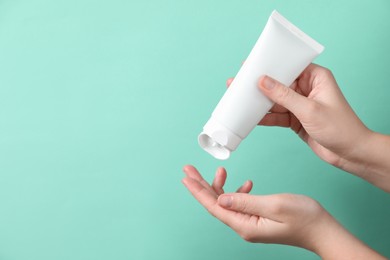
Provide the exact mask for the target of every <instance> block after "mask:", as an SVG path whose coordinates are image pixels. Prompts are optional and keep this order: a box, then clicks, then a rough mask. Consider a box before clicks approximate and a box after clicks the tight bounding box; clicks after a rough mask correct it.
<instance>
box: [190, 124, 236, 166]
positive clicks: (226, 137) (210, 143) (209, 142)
mask: <svg viewBox="0 0 390 260" xmlns="http://www.w3.org/2000/svg"><path fill="white" fill-rule="evenodd" d="M241 141H242V139H241V138H240V137H239V136H238V135H236V134H235V133H233V132H232V131H230V130H229V129H228V128H226V127H225V126H224V125H222V124H221V123H219V122H218V121H217V120H215V119H214V118H210V119H209V121H208V122H207V123H206V124H205V126H204V127H203V132H202V133H200V135H199V137H198V142H199V145H200V147H202V148H203V149H204V150H205V151H206V152H208V153H209V154H211V155H212V156H214V157H215V158H216V159H219V160H226V159H228V158H229V157H230V153H231V152H232V151H234V150H236V148H237V146H238V145H239V144H240V142H241Z"/></svg>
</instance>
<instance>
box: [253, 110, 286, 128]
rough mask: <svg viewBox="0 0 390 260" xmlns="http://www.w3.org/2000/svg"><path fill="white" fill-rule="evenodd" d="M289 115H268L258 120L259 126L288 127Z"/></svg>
mask: <svg viewBox="0 0 390 260" xmlns="http://www.w3.org/2000/svg"><path fill="white" fill-rule="evenodd" d="M290 124H291V114H290V113H269V114H266V115H265V116H264V117H263V119H261V120H260V122H259V125H264V126H281V127H290Z"/></svg>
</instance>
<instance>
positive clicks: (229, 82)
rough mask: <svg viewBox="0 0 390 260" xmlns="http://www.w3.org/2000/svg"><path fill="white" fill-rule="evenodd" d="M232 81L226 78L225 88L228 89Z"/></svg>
mask: <svg viewBox="0 0 390 260" xmlns="http://www.w3.org/2000/svg"><path fill="white" fill-rule="evenodd" d="M233 80H234V78H228V79H227V80H226V86H227V87H230V84H232V82H233Z"/></svg>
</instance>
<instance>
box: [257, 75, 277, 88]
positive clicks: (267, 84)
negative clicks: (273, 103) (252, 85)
mask: <svg viewBox="0 0 390 260" xmlns="http://www.w3.org/2000/svg"><path fill="white" fill-rule="evenodd" d="M261 85H262V86H263V87H265V88H266V89H273V88H274V87H275V85H276V84H275V81H274V80H273V79H271V78H270V77H267V76H264V78H263V80H262V82H261Z"/></svg>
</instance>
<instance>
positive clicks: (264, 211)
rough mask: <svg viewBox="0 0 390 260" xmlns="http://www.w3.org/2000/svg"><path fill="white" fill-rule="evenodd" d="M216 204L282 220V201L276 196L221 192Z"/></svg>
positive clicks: (237, 210)
mask: <svg viewBox="0 0 390 260" xmlns="http://www.w3.org/2000/svg"><path fill="white" fill-rule="evenodd" d="M218 204H219V205H220V206H221V207H224V208H226V209H230V210H234V211H236V212H241V213H245V214H249V215H256V216H262V217H265V218H269V219H271V220H274V221H278V222H282V217H283V216H282V215H281V212H283V207H284V204H285V203H284V201H282V200H280V199H278V197H277V196H272V195H271V196H253V195H249V194H245V193H231V194H223V195H221V196H219V197H218Z"/></svg>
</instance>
